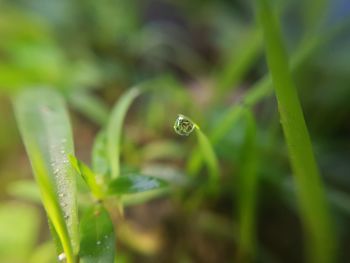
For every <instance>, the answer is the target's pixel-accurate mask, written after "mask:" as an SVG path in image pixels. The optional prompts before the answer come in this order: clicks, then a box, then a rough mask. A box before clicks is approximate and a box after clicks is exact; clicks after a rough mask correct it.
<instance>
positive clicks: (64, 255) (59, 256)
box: [58, 253, 66, 262]
mask: <svg viewBox="0 0 350 263" xmlns="http://www.w3.org/2000/svg"><path fill="white" fill-rule="evenodd" d="M64 260H66V254H65V253H61V254H59V255H58V261H60V262H63V261H64Z"/></svg>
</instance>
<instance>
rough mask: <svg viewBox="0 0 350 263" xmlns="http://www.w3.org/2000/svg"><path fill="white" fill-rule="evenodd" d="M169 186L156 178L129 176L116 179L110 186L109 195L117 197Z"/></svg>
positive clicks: (137, 175)
mask: <svg viewBox="0 0 350 263" xmlns="http://www.w3.org/2000/svg"><path fill="white" fill-rule="evenodd" d="M167 185H168V184H167V183H166V182H165V181H163V180H161V179H158V178H155V177H151V176H145V175H139V174H127V175H123V176H120V177H118V178H116V179H114V180H113V181H112V182H111V183H110V185H109V189H108V193H109V194H116V195H123V194H132V193H139V192H144V191H149V190H155V189H160V188H164V187H166V186H167Z"/></svg>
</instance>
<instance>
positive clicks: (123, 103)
mask: <svg viewBox="0 0 350 263" xmlns="http://www.w3.org/2000/svg"><path fill="white" fill-rule="evenodd" d="M140 94H141V90H140V89H139V88H136V87H135V88H132V89H130V90H128V91H127V92H126V93H125V94H124V95H123V96H122V97H121V98H120V100H119V101H118V102H117V104H116V105H115V106H114V108H113V110H112V113H111V116H110V119H109V121H108V124H107V133H106V136H107V145H106V146H107V157H108V161H109V165H110V168H111V177H112V178H113V179H114V178H117V177H118V176H119V175H120V141H121V134H122V127H123V122H124V118H125V115H126V112H127V110H128V108H129V107H130V105H131V103H132V102H133V100H134V99H135V98H136V97H137V96H138V95H140Z"/></svg>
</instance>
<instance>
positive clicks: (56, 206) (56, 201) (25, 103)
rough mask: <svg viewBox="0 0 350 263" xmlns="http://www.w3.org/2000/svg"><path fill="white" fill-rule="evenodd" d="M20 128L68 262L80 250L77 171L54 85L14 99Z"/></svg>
mask: <svg viewBox="0 0 350 263" xmlns="http://www.w3.org/2000/svg"><path fill="white" fill-rule="evenodd" d="M14 106H15V114H16V119H17V123H18V125H19V130H20V133H21V136H22V139H23V141H24V144H25V147H26V150H27V154H28V156H29V159H30V162H31V165H32V169H33V172H34V174H35V177H36V180H37V183H38V185H39V188H40V192H41V198H42V202H43V204H44V207H45V209H46V212H47V214H48V217H49V219H50V220H51V222H52V224H53V226H54V228H55V231H56V232H57V234H58V236H59V239H60V241H61V244H62V247H63V248H64V252H65V254H66V257H67V262H69V263H73V262H74V253H77V252H78V250H79V238H78V227H77V225H78V216H77V206H76V185H75V177H76V174H75V171H74V169H73V167H72V166H71V164H70V163H69V161H68V155H69V154H73V152H74V149H73V138H72V132H71V128H70V124H69V118H68V114H67V111H66V105H65V103H64V101H63V99H62V97H61V96H60V95H59V94H58V93H57V92H56V91H54V90H53V89H45V88H35V89H30V90H25V91H23V92H21V93H20V94H19V95H18V96H17V97H16V98H15V101H14Z"/></svg>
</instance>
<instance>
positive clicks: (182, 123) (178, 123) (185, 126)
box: [174, 114, 196, 136]
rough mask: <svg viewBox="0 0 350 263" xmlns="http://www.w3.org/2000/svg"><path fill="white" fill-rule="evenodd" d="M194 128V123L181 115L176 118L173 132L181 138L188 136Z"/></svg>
mask: <svg viewBox="0 0 350 263" xmlns="http://www.w3.org/2000/svg"><path fill="white" fill-rule="evenodd" d="M195 127H196V125H195V124H194V122H193V121H192V120H191V119H190V118H188V117H186V116H185V115H182V114H179V115H178V116H177V118H176V120H175V124H174V130H175V132H176V133H177V134H179V135H181V136H188V135H190V134H191V133H192V132H193V130H194V128H195Z"/></svg>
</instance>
